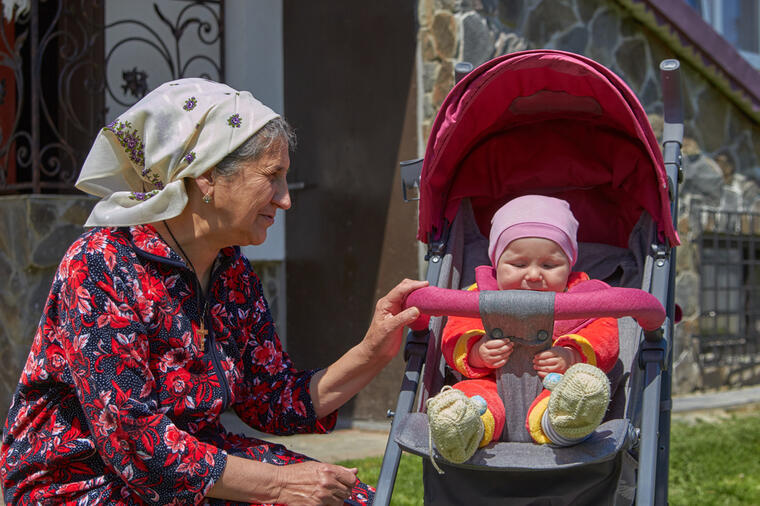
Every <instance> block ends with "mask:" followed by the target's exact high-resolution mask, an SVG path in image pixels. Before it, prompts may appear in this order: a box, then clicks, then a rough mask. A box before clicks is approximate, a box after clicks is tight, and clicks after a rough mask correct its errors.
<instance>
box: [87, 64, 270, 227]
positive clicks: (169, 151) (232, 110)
mask: <svg viewBox="0 0 760 506" xmlns="http://www.w3.org/2000/svg"><path fill="white" fill-rule="evenodd" d="M278 116H279V115H278V114H277V113H275V112H274V111H272V110H271V109H270V108H268V107H267V106H265V105H263V104H262V103H261V102H259V101H258V100H256V99H255V98H254V97H253V96H252V95H251V94H250V93H248V92H247V91H237V90H234V89H232V88H230V87H229V86H227V85H226V84H221V83H217V82H214V81H209V80H206V79H199V78H189V79H179V80H177V81H171V82H168V83H164V84H162V85H161V86H159V87H158V88H156V89H155V90H153V91H152V92H150V93H149V94H148V95H146V96H145V97H144V98H143V99H142V100H140V101H139V102H137V103H136V104H135V105H133V106H132V107H131V108H130V109H128V110H127V111H126V112H124V113H123V114H122V115H121V116H119V117H118V118H117V119H116V120H114V121H113V122H112V123H111V124H109V125H107V126H105V127H103V128H102V129H101V130H100V133H99V134H98V136H97V137H96V139H95V142H94V143H93V145H92V149H91V150H90V153H89V154H88V155H87V159H86V160H85V162H84V165H83V166H82V172H81V173H80V175H79V179H78V180H77V183H76V187H77V188H79V189H80V190H82V191H85V192H87V193H90V194H92V195H96V196H98V197H101V200H100V202H98V203H97V204H96V205H95V208H94V209H93V210H92V213H91V214H90V217H89V218H88V219H87V223H85V226H87V227H91V226H127V225H138V224H143V223H151V222H155V221H160V220H165V219H168V218H173V217H175V216H177V215H179V214H180V213H181V212H182V210H183V209H184V208H185V205H186V204H187V193H186V192H185V185H184V183H183V182H182V179H183V178H186V177H189V178H197V177H198V176H200V175H201V174H204V173H205V172H207V171H208V170H209V169H211V168H212V167H213V166H214V165H216V164H217V163H219V161H221V160H222V158H224V157H225V156H226V155H228V154H229V153H231V152H232V151H234V150H235V149H236V148H237V147H239V146H240V145H241V144H242V143H243V142H244V141H245V140H246V139H248V138H249V137H250V136H251V135H253V134H254V133H256V132H257V131H259V129H261V127H263V126H264V125H265V124H266V123H267V122H269V121H271V120H272V119H275V118H277V117H278Z"/></svg>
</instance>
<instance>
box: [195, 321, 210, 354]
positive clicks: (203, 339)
mask: <svg viewBox="0 0 760 506" xmlns="http://www.w3.org/2000/svg"><path fill="white" fill-rule="evenodd" d="M196 332H197V333H198V334H200V336H201V350H204V351H205V350H206V336H207V335H208V330H206V326H205V325H204V322H203V320H201V327H200V328H199V329H198V330H197V331H196Z"/></svg>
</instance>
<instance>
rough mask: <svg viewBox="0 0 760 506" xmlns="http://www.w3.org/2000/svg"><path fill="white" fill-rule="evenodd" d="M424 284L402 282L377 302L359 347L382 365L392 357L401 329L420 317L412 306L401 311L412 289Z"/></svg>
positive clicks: (424, 284)
mask: <svg viewBox="0 0 760 506" xmlns="http://www.w3.org/2000/svg"><path fill="white" fill-rule="evenodd" d="M427 285H428V282H427V281H415V280H411V279H404V280H403V281H402V282H401V283H399V284H398V285H396V286H395V287H394V288H393V289H392V290H391V291H390V292H388V294H387V295H386V296H385V297H383V298H381V299H380V300H378V301H377V304H376V305H375V314H374V315H373V317H372V322H371V323H370V326H369V330H367V334H366V335H365V336H364V340H363V345H365V346H366V347H367V348H368V350H369V351H370V352H371V353H372V354H373V355H375V356H377V357H378V358H381V359H382V360H383V361H384V363H387V362H388V361H390V359H392V358H393V357H395V356H396V354H397V353H398V351H399V348H400V347H401V341H402V339H403V328H404V326H407V325H409V324H411V323H412V322H413V321H415V320H416V319H417V318H418V317H419V316H420V311H419V309H417V308H416V307H410V308H406V309H403V307H404V301H405V300H406V298H407V297H408V296H409V294H410V293H412V292H413V291H415V290H419V289H420V288H424V287H426V286H427Z"/></svg>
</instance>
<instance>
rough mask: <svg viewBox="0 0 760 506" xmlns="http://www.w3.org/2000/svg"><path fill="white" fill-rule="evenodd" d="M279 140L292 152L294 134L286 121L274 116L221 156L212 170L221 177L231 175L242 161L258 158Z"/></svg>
mask: <svg viewBox="0 0 760 506" xmlns="http://www.w3.org/2000/svg"><path fill="white" fill-rule="evenodd" d="M279 142H285V143H286V144H287V146H288V151H291V152H292V151H293V150H294V149H295V146H296V134H295V132H294V131H293V128H292V127H291V126H290V125H289V124H288V122H287V121H285V120H284V119H282V118H275V119H273V120H271V121H269V122H268V123H267V124H266V125H264V126H263V127H261V129H260V130H259V131H258V132H256V133H255V134H253V135H251V136H250V137H249V138H248V139H247V140H246V141H245V142H243V144H241V145H240V146H239V147H238V148H237V149H235V151H233V152H232V153H230V154H228V155H227V156H225V157H224V158H222V160H221V161H220V162H219V163H217V164H216V167H214V172H215V173H216V174H217V175H219V176H222V177H225V176H232V175H233V174H235V173H236V172H237V171H238V170H239V169H240V165H241V164H242V163H245V162H251V161H254V160H258V159H259V158H260V157H261V155H263V154H264V153H266V152H267V151H269V149H270V148H271V147H272V146H273V145H275V144H277V143H279Z"/></svg>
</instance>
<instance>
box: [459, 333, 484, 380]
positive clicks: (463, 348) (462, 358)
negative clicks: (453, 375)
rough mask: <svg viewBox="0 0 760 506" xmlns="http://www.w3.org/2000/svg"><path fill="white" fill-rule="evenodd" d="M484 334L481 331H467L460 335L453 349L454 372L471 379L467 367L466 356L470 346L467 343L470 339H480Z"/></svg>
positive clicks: (470, 372)
mask: <svg viewBox="0 0 760 506" xmlns="http://www.w3.org/2000/svg"><path fill="white" fill-rule="evenodd" d="M485 333H486V331H485V330H482V329H472V330H468V331H467V332H465V333H464V334H462V335H461V336H460V337H459V339H458V340H457V344H456V346H455V347H454V357H453V358H454V366H455V367H456V370H457V371H459V372H460V373H462V374H464V375H465V376H467V377H468V378H469V377H472V369H471V368H469V367H468V366H467V356H468V355H469V350H470V346H469V345H468V343H469V342H470V340H471V339H480V337H481V336H483V335H484V334H485Z"/></svg>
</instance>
